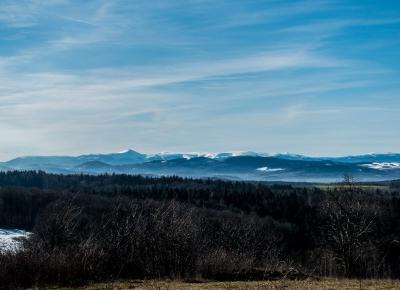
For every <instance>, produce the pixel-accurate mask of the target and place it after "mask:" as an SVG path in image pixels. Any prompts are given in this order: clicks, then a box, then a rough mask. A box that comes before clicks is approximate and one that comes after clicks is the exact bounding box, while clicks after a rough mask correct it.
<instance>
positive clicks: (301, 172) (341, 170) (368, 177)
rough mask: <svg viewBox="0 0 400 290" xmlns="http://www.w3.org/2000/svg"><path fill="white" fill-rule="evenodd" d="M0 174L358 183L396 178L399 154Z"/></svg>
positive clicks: (148, 157)
mask: <svg viewBox="0 0 400 290" xmlns="http://www.w3.org/2000/svg"><path fill="white" fill-rule="evenodd" d="M0 170H1V171H8V170H44V171H46V172H53V173H71V174H74V173H89V174H99V173H113V172H115V173H126V174H146V175H149V174H150V175H179V176H190V177H201V178H203V177H212V178H228V179H237V180H265V181H270V180H275V181H300V182H303V181H318V182H332V181H338V180H340V179H341V178H342V176H343V175H344V174H352V175H353V176H354V177H355V178H358V179H359V180H360V181H382V180H391V179H400V154H398V153H382V154H376V153H374V154H365V155H355V156H343V157H308V156H304V155H298V154H290V153H279V154H268V153H258V152H251V151H244V152H241V151H235V152H221V153H210V152H189V153H169V152H162V153H155V154H143V153H140V152H137V151H135V150H132V149H129V150H124V151H121V152H117V153H109V154H85V155H80V156H25V157H18V158H15V159H12V160H10V161H7V162H2V163H0Z"/></svg>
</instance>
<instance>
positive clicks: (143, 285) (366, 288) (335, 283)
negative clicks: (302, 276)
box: [52, 279, 400, 290]
mask: <svg viewBox="0 0 400 290" xmlns="http://www.w3.org/2000/svg"><path fill="white" fill-rule="evenodd" d="M52 289H54V288H52ZM69 289H72V288H60V289H58V290H69ZM78 289H79V290H106V289H109V290H111V289H112V290H123V289H137V290H201V289H206V290H235V289H237V290H281V289H286V290H335V289H338V290H339V289H340V290H359V289H363V290H394V289H400V282H399V281H394V280H361V281H360V280H348V279H319V280H315V279H307V280H302V281H295V280H279V281H252V282H240V281H238V282H196V283H193V282H192V283H190V282H178V281H154V280H150V281H132V282H114V283H99V284H94V285H90V286H83V287H80V288H78Z"/></svg>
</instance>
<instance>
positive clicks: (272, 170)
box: [256, 166, 285, 172]
mask: <svg viewBox="0 0 400 290" xmlns="http://www.w3.org/2000/svg"><path fill="white" fill-rule="evenodd" d="M256 170H257V171H261V172H277V171H282V170H285V169H283V168H268V167H267V166H265V167H260V168H257V169H256Z"/></svg>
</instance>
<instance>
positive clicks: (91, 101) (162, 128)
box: [0, 0, 400, 160]
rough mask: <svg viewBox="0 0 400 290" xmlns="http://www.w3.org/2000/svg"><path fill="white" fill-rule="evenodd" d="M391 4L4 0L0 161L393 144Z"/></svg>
mask: <svg viewBox="0 0 400 290" xmlns="http://www.w3.org/2000/svg"><path fill="white" fill-rule="evenodd" d="M399 47H400V1H397V0H383V1H373V0H352V1H349V0H343V1H340V0H327V1H323V0H315V1H274V0H264V1H261V0H258V1H256V0H248V1H245V0H212V1H211V0H210V1H208V0H193V1H187V0H169V1H161V0H160V1H136V0H107V1H105V0H104V1H103V0H88V1H81V0H79V1H78V0H74V1H68V0H19V1H15V0H2V1H1V2H0V132H1V137H2V138H1V141H0V159H1V160H4V159H8V158H11V157H14V156H18V155H30V154H46V155H48V154H80V153H88V152H112V151H120V150H122V149H126V148H133V149H135V150H138V151H141V152H149V153H150V152H158V151H230V150H253V151H260V152H271V153H273V152H295V153H301V154H307V155H313V156H315V155H331V156H333V155H345V154H358V153H367V152H388V151H391V152H398V151H400V134H399V131H400V130H399V129H400V114H399V113H400V94H399V93H400V49H399Z"/></svg>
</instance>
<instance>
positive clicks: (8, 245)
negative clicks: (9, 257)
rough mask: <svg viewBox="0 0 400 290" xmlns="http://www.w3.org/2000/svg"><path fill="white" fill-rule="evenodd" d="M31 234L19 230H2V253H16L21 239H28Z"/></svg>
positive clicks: (0, 231) (0, 232)
mask: <svg viewBox="0 0 400 290" xmlns="http://www.w3.org/2000/svg"><path fill="white" fill-rule="evenodd" d="M30 234H31V233H29V232H26V231H23V230H17V229H8V230H6V229H0V251H15V250H17V249H18V247H19V244H20V241H19V240H18V239H20V238H26V237H28V236H29V235H30Z"/></svg>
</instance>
